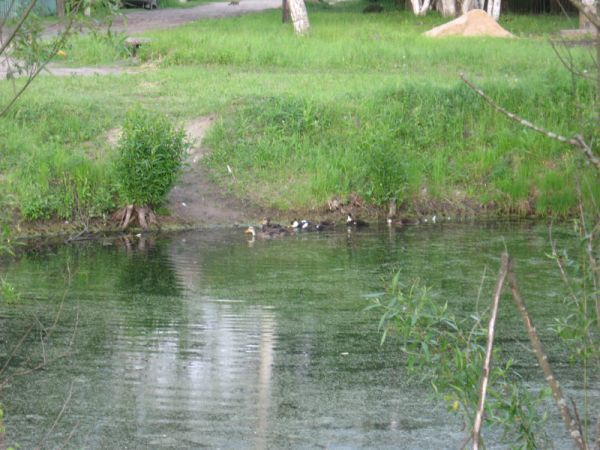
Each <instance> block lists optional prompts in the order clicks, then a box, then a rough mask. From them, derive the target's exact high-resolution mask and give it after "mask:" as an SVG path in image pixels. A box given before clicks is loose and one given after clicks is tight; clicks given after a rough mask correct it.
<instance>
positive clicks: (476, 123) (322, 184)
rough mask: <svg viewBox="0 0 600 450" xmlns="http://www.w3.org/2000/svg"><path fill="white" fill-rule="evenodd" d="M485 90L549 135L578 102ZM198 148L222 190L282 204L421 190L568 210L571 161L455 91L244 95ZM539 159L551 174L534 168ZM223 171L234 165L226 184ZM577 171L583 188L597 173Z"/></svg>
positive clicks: (449, 197)
mask: <svg viewBox="0 0 600 450" xmlns="http://www.w3.org/2000/svg"><path fill="white" fill-rule="evenodd" d="M486 89H487V90H488V92H489V93H490V95H492V96H494V97H496V98H499V99H500V100H499V101H501V102H502V103H503V104H505V105H506V106H507V107H508V108H512V109H513V110H515V111H517V112H519V113H520V114H522V115H524V116H526V117H542V116H543V117H544V118H545V121H546V126H548V127H550V128H554V129H557V128H559V127H563V128H564V127H565V125H564V121H565V117H564V114H565V111H568V110H571V109H572V108H574V107H575V104H574V100H573V98H572V96H571V94H570V88H569V86H568V85H566V84H561V85H553V86H552V89H549V88H547V87H545V86H537V87H535V88H530V89H528V90H523V89H521V88H515V87H511V86H510V85H505V84H501V85H499V86H486ZM582 92H583V93H584V95H587V92H588V91H587V90H585V89H583V88H582ZM575 132H576V130H575V129H572V130H568V131H564V133H565V134H566V135H572V134H574V133H575ZM588 132H590V133H592V134H593V132H592V131H590V130H588ZM207 142H208V143H209V145H210V146H211V147H212V148H213V149H214V151H213V152H212V153H211V155H209V157H208V158H207V159H206V162H207V163H208V165H209V166H210V167H211V168H213V169H214V171H215V173H217V174H223V175H221V176H223V178H225V179H226V180H229V183H228V186H229V187H231V188H232V189H242V187H243V191H242V190H240V191H239V192H240V195H248V191H250V192H251V193H252V195H254V196H255V197H254V200H256V201H258V202H259V203H266V204H268V205H272V206H277V207H280V208H288V207H289V208H293V207H295V206H296V207H297V206H298V205H300V206H303V207H316V206H319V205H322V204H323V203H324V202H326V201H327V200H328V199H329V198H331V197H333V196H342V197H343V196H346V195H348V194H350V193H351V192H356V193H358V194H359V195H360V196H361V197H362V198H364V199H366V200H367V201H369V202H370V203H373V204H379V205H385V204H387V202H388V201H389V199H391V198H396V199H397V202H398V204H401V203H402V202H403V201H405V200H406V201H408V203H409V204H410V201H411V200H412V199H413V198H419V197H420V196H421V192H422V191H423V190H425V191H426V192H427V195H428V196H430V197H432V198H434V199H445V201H447V202H449V203H452V202H455V201H460V196H459V198H457V199H455V198H454V197H455V192H459V193H460V192H465V191H466V192H467V193H468V194H469V195H470V196H474V197H476V198H477V197H479V198H480V199H484V198H487V200H494V202H495V203H496V204H497V205H498V207H499V208H501V210H503V211H505V212H517V213H521V214H527V213H529V212H530V211H532V210H534V209H535V207H536V206H537V210H535V212H537V213H541V214H550V213H555V214H559V215H567V214H569V213H572V212H573V210H574V208H575V207H576V197H575V195H574V192H573V189H572V188H570V187H569V183H570V180H571V178H572V176H573V172H574V170H573V168H574V166H575V164H577V160H578V159H579V158H573V157H572V156H569V153H567V152H568V149H567V148H565V147H564V146H561V145H560V144H558V143H555V142H551V141H549V140H548V139H547V138H546V137H544V136H542V135H537V134H535V133H533V132H527V131H523V130H521V129H519V127H518V125H516V124H514V123H512V122H509V121H507V120H506V119H505V118H503V117H502V116H499V115H498V114H497V113H495V112H494V111H493V110H490V109H489V108H487V107H486V105H485V104H484V103H483V102H481V101H480V99H479V98H478V97H477V96H476V95H475V94H474V93H472V92H471V91H470V90H468V89H467V88H466V87H465V86H461V85H458V86H453V87H446V86H440V85H438V84H434V83H428V84H424V83H414V82H405V83H404V84H403V85H402V86H398V87H396V88H387V89H383V88H381V89H380V90H378V91H376V92H368V93H367V94H365V95H364V96H363V95H360V94H356V97H354V98H351V99H346V98H340V97H336V98H333V99H325V100H321V101H320V100H319V99H309V98H305V97H302V96H291V95H287V96H280V97H278V98H272V97H266V98H249V99H247V100H246V101H245V102H244V103H242V105H240V106H239V107H237V108H236V110H235V111H233V112H231V113H229V114H226V115H225V117H224V119H223V121H221V122H220V123H217V124H216V125H215V127H214V128H213V130H212V133H211V135H210V136H209V137H208V139H207ZM524 149H526V150H524ZM541 164H547V165H548V166H549V169H548V170H537V169H536V165H537V166H539V165H541ZM227 165H229V166H230V167H233V168H234V170H236V181H235V182H234V181H233V180H230V178H231V177H229V176H228V174H227V173H226V171H225V170H224V169H225V168H226V166H227ZM579 176H581V177H582V179H584V180H589V181H592V180H593V179H594V177H595V174H593V173H591V172H590V171H586V170H584V171H581V172H579ZM240 182H241V183H240ZM590 184H591V185H592V187H591V189H589V190H586V191H585V192H584V195H585V196H586V197H588V198H590V199H593V198H596V199H600V189H599V188H598V186H597V184H596V185H595V187H594V183H590Z"/></svg>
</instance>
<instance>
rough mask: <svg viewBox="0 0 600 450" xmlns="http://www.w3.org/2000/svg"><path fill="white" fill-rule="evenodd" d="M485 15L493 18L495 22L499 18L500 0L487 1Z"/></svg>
mask: <svg viewBox="0 0 600 450" xmlns="http://www.w3.org/2000/svg"><path fill="white" fill-rule="evenodd" d="M487 2H488V4H487V13H488V15H489V16H490V17H493V18H494V20H495V21H496V22H498V19H499V18H500V6H501V0H487Z"/></svg>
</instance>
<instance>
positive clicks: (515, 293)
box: [507, 260, 588, 450]
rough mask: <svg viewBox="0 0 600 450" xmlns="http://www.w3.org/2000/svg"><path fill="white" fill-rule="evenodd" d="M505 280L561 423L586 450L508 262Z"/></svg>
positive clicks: (584, 449) (582, 448)
mask: <svg viewBox="0 0 600 450" xmlns="http://www.w3.org/2000/svg"><path fill="white" fill-rule="evenodd" d="M507 280H508V285H509V286H510V290H511V292H512V297H513V301H514V303H515V305H516V307H517V309H518V310H519V313H520V314H521V318H522V319H523V323H524V324H525V328H526V329H527V333H528V334H529V341H530V342H531V347H532V348H533V351H534V353H535V356H536V358H537V360H538V364H539V365H540V368H541V369H542V371H543V372H544V377H545V378H546V382H547V383H548V385H549V386H550V389H551V390H552V397H553V398H554V401H555V402H556V405H557V406H558V410H559V412H560V415H561V417H562V419H563V422H564V424H565V426H566V427H567V430H568V431H569V434H570V436H571V438H572V439H573V440H574V441H575V444H576V446H577V448H579V449H580V450H587V448H588V447H587V444H586V442H585V440H584V437H583V436H582V434H581V432H580V431H579V430H580V424H578V423H577V420H576V419H573V417H572V416H571V412H570V410H569V407H568V406H567V402H566V400H565V396H564V395H563V393H562V390H561V388H560V385H559V383H558V380H557V379H556V377H555V376H554V373H553V372H552V368H551V367H550V364H549V363H548V356H547V355H546V353H544V349H543V347H542V342H541V340H540V338H539V336H538V334H537V330H536V329H535V327H534V326H533V322H532V321H531V317H530V316H529V312H528V311H527V308H526V307H525V302H524V300H523V297H522V296H521V292H520V290H519V287H518V285H517V277H516V276H515V273H514V271H513V268H512V263H511V262H510V260H509V261H508V274H507Z"/></svg>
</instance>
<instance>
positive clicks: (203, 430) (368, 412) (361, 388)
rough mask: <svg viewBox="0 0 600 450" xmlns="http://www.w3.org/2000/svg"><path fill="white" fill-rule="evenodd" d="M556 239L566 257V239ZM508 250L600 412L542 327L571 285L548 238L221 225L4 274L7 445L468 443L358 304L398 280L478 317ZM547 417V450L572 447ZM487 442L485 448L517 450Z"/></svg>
mask: <svg viewBox="0 0 600 450" xmlns="http://www.w3.org/2000/svg"><path fill="white" fill-rule="evenodd" d="M555 236H556V237H559V238H563V239H564V241H565V242H566V243H567V244H566V245H572V239H570V234H569V232H568V228H566V227H565V228H557V229H555ZM505 248H508V250H509V251H510V252H511V254H512V256H513V257H514V260H515V262H516V269H517V272H518V277H519V281H520V283H521V284H522V290H523V293H524V297H525V299H526V301H527V303H528V305H529V306H530V308H531V309H532V312H533V315H534V317H535V321H536V324H537V326H538V330H539V332H540V334H541V336H542V338H543V339H545V341H546V345H547V347H548V348H549V351H550V352H551V359H552V362H553V363H554V364H555V366H556V367H555V368H556V370H557V373H558V376H559V377H560V379H561V382H562V385H563V387H564V389H565V390H566V391H567V392H568V393H569V394H571V395H573V396H575V397H576V398H577V399H580V398H581V397H582V396H583V394H584V391H587V392H588V394H590V395H591V397H590V398H591V400H590V402H591V403H590V405H591V406H590V410H592V411H594V410H595V411H600V407H599V403H598V398H599V397H598V392H599V391H600V388H599V385H598V380H597V379H592V380H588V383H590V386H589V387H588V389H587V390H585V389H584V385H583V381H582V376H581V371H580V369H579V368H577V367H573V366H570V365H568V364H567V363H566V361H563V359H562V357H563V356H564V351H563V350H562V349H561V347H560V345H558V343H557V341H556V338H553V334H552V332H551V331H550V330H549V326H550V325H551V321H552V316H553V315H554V314H556V311H560V310H561V308H563V306H562V303H561V301H562V298H563V296H564V294H565V289H564V287H563V286H562V285H561V283H560V281H559V278H558V274H557V272H556V268H555V266H554V263H553V262H552V261H551V260H549V259H548V258H547V257H546V253H548V252H549V251H550V249H549V244H548V229H547V226H546V225H543V224H535V223H483V224H477V223H469V224H466V223H443V224H440V223H438V224H435V225H433V224H430V225H425V226H414V227H407V228H404V229H401V230H388V229H387V228H377V227H370V228H368V229H365V230H364V231H363V230H360V231H352V232H350V233H349V232H347V231H346V230H345V229H341V230H337V231H335V232H328V233H301V234H298V235H294V236H290V237H288V238H285V239H280V240H270V241H261V240H257V241H255V242H249V241H248V238H247V237H246V236H244V235H243V233H242V232H241V230H239V229H225V230H208V231H197V232H187V233H183V234H176V235H170V236H165V237H146V238H136V237H132V238H130V239H129V240H126V239H116V240H114V239H113V240H108V239H107V240H105V241H101V242H96V243H93V244H92V243H85V244H81V245H71V246H59V247H47V248H40V249H37V250H33V251H30V252H28V253H25V254H23V255H21V256H20V257H19V258H18V259H16V260H11V261H6V260H5V261H3V262H0V269H1V272H2V273H3V276H5V277H6V279H7V280H9V281H10V282H11V283H12V284H14V285H15V286H16V288H17V290H18V292H19V295H20V299H19V300H18V301H16V302H14V303H8V304H7V303H2V304H0V326H1V328H0V339H1V343H0V344H1V346H0V367H4V366H5V365H6V362H7V359H8V355H10V354H12V352H13V349H14V348H15V347H16V346H18V351H17V352H15V354H14V356H13V357H12V358H11V359H10V361H9V363H8V365H7V367H6V369H5V370H4V372H3V374H2V379H4V380H6V379H9V381H10V383H9V384H8V386H6V387H5V388H4V389H3V391H2V403H3V404H4V408H5V425H6V439H5V440H6V442H5V445H9V444H10V445H14V444H19V445H20V446H21V447H22V448H34V447H36V446H38V445H39V446H41V447H44V448H90V449H94V448H202V447H207V448H259V449H262V448H344V449H346V448H406V449H423V448H436V449H445V448H452V449H456V448H459V446H460V445H461V443H462V442H463V441H464V439H465V436H466V432H465V431H464V430H462V424H461V422H460V421H459V419H458V418H457V417H456V416H454V415H453V414H452V413H449V412H448V411H447V409H446V405H445V404H443V403H442V402H440V401H438V400H435V399H433V398H432V396H431V391H430V388H429V386H427V385H424V384H422V383H419V382H418V380H412V379H409V378H408V377H407V374H406V371H405V363H404V359H403V357H402V355H401V354H400V352H399V351H398V344H397V342H395V341H394V339H393V337H392V338H389V339H388V341H387V342H386V343H385V344H384V345H382V346H381V345H380V338H381V335H380V333H379V332H378V330H377V325H378V320H379V313H377V312H376V311H365V310H364V309H365V307H366V306H368V305H369V304H370V303H371V302H372V299H373V298H375V297H377V296H379V295H382V293H383V291H384V287H385V284H386V282H387V281H389V279H390V278H391V276H392V275H393V274H394V273H395V272H396V271H397V270H400V271H401V274H402V275H401V276H402V279H403V280H405V281H406V282H410V280H413V279H415V278H417V277H418V278H420V279H421V280H422V282H423V283H424V284H426V285H427V286H429V287H431V289H432V294H433V295H434V296H436V298H439V300H440V301H447V302H448V303H449V304H450V305H451V307H453V308H456V309H457V310H459V311H464V312H469V311H473V310H474V308H475V304H476V302H478V301H479V302H480V303H488V302H489V301H490V299H491V293H492V290H493V285H494V282H495V276H496V273H497V271H498V268H499V260H500V254H501V252H502V251H503V250H504V249H505ZM480 289H481V292H482V294H481V297H480V298H479V300H478V292H479V291H480ZM499 320H500V325H499V334H500V336H499V338H498V339H499V341H501V342H502V343H503V345H506V346H507V348H509V349H512V356H513V357H514V358H515V360H516V366H517V368H518V369H519V371H520V373H521V375H522V376H523V377H524V378H525V380H526V381H527V382H528V383H529V384H530V385H531V386H532V388H533V389H534V390H535V389H539V388H540V387H541V386H542V384H541V383H542V374H541V373H540V371H539V369H538V368H537V367H535V362H534V359H533V357H532V355H531V354H530V353H529V352H528V351H527V350H525V349H526V344H527V335H526V333H525V331H524V330H523V327H522V325H521V322H520V318H519V317H518V316H517V314H516V311H515V310H514V307H513V306H512V304H511V303H510V300H509V297H504V298H503V305H502V309H501V313H500V318H499ZM28 330H31V332H30V333H29V334H26V333H27V331H28ZM24 336H25V338H24V339H23V337H24ZM44 361H45V362H46V364H44V367H43V368H42V369H40V370H34V371H31V372H27V369H28V368H31V367H35V366H36V365H39V364H41V363H43V362H44ZM19 372H25V373H21V374H19ZM549 412H550V414H551V416H550V418H549V420H550V423H551V426H550V427H549V429H551V430H552V438H553V440H554V441H555V447H556V448H565V447H566V448H571V444H570V442H569V441H568V438H567V436H566V433H565V432H564V431H563V427H562V424H561V423H560V421H559V418H558V417H557V415H556V414H555V413H554V408H553V406H552V405H549ZM488 434H489V437H488V441H487V443H488V447H489V448H508V447H509V446H510V444H511V442H510V441H507V438H503V437H502V436H500V435H498V434H497V433H494V432H490V433H488ZM0 446H1V445H0Z"/></svg>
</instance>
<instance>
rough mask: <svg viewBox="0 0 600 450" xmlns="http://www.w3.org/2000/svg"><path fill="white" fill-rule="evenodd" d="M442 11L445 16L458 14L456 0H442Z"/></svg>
mask: <svg viewBox="0 0 600 450" xmlns="http://www.w3.org/2000/svg"><path fill="white" fill-rule="evenodd" d="M440 5H441V11H440V12H441V13H442V16H444V17H455V16H456V0H440Z"/></svg>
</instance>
